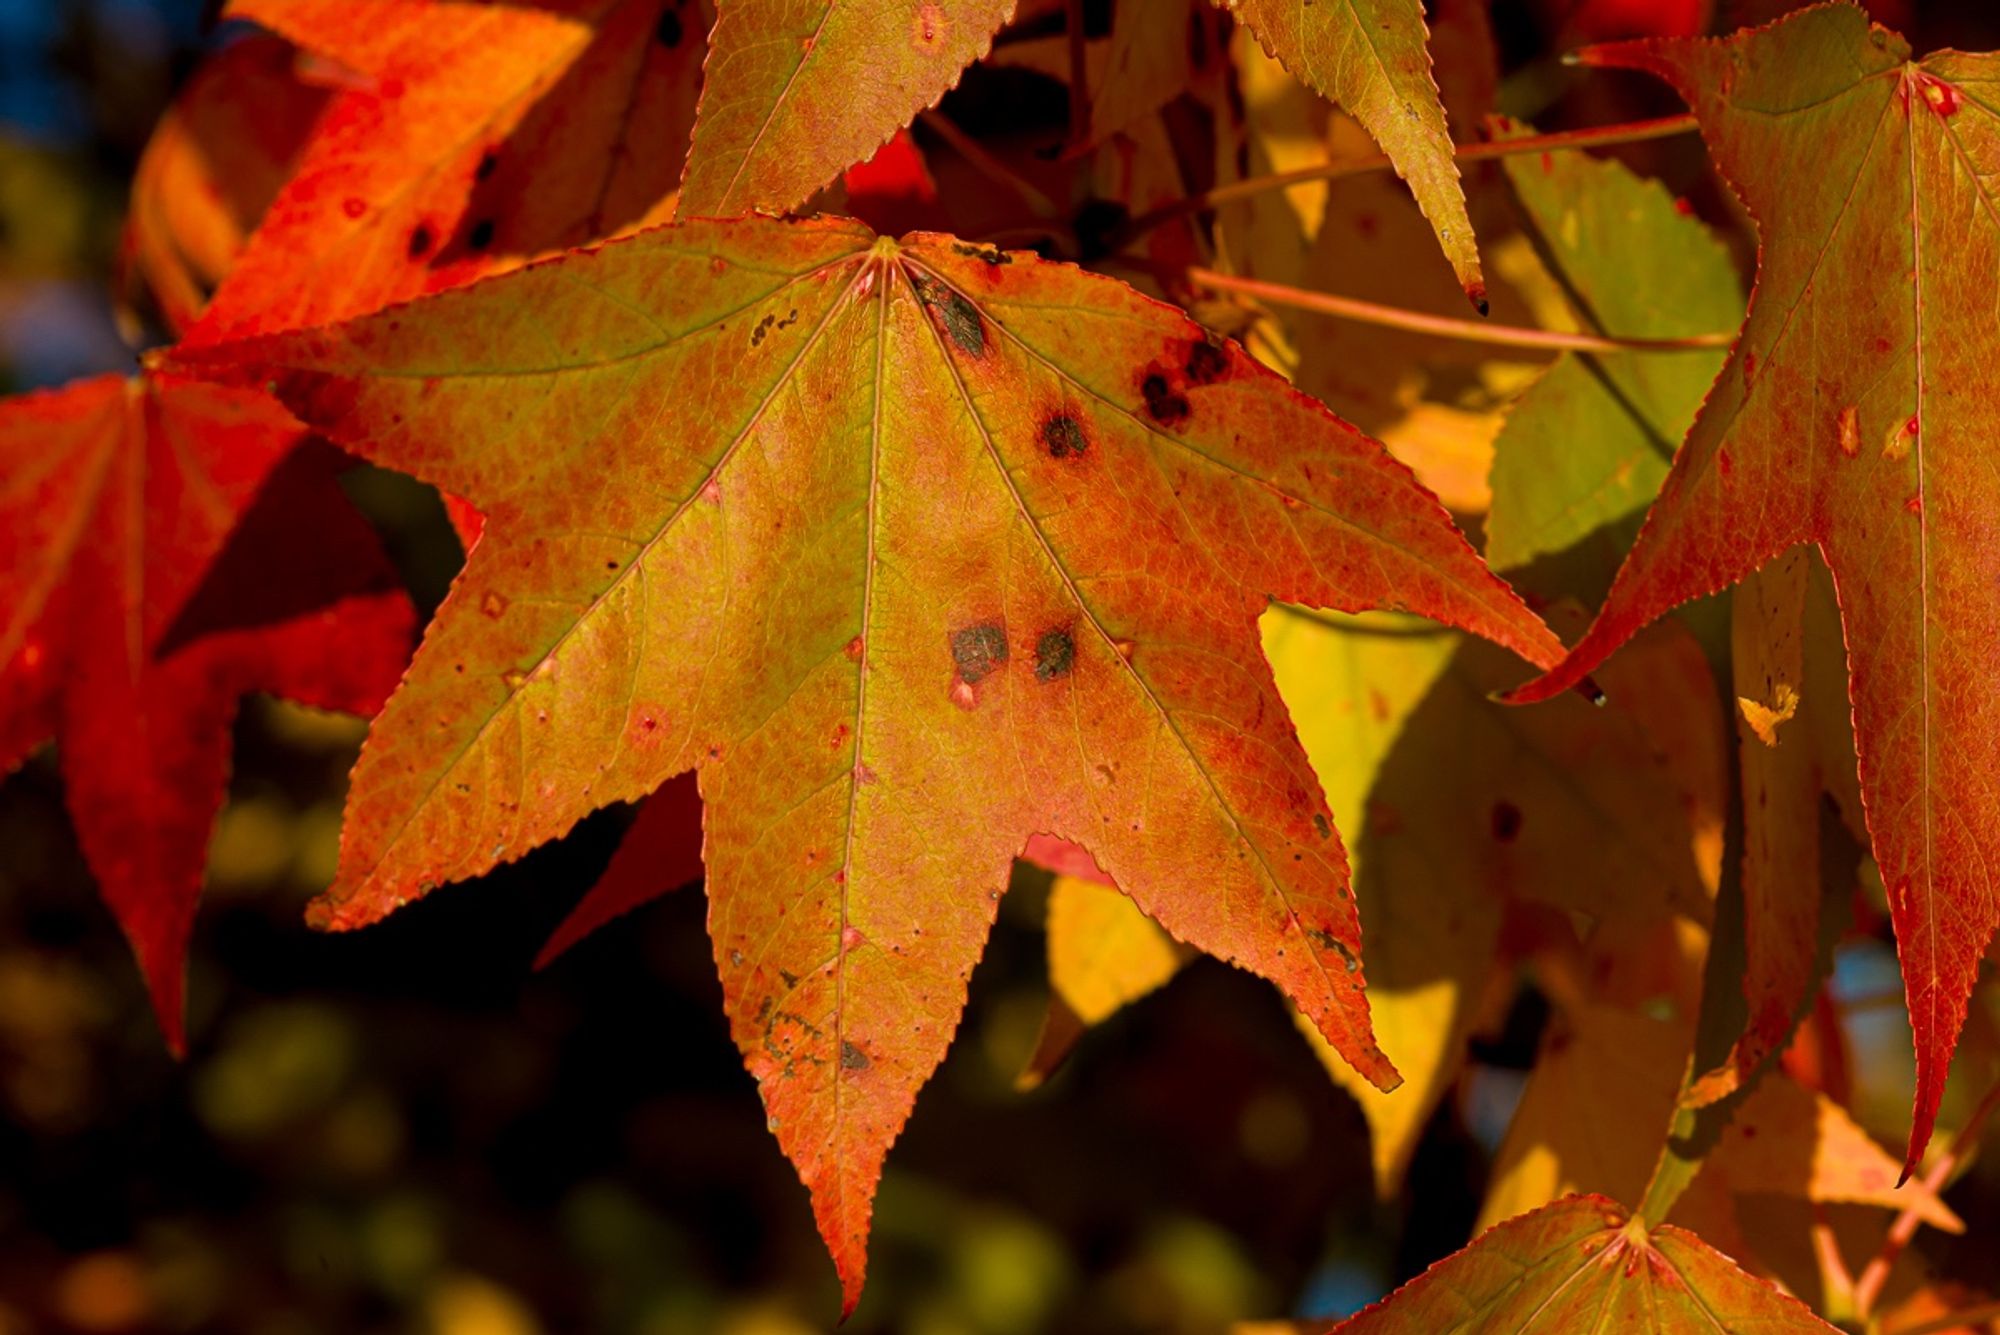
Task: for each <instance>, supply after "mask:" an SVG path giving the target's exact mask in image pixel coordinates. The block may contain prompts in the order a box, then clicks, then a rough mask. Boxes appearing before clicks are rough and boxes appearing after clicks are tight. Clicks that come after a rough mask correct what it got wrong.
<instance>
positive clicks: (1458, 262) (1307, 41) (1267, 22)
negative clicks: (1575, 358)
mask: <svg viewBox="0 0 2000 1335" xmlns="http://www.w3.org/2000/svg"><path fill="white" fill-rule="evenodd" d="M1227 8H1228V9H1229V11H1230V12H1231V13H1232V14H1234V15H1236V17H1237V18H1239V19H1241V20H1242V21H1243V22H1244V23H1245V24H1247V25H1248V26H1249V28H1250V31H1251V32H1253V33H1255V34H1256V35H1257V40H1258V41H1259V42H1261V43H1262V44H1263V46H1264V49H1265V50H1266V51H1269V52H1270V53H1271V55H1272V56H1274V57H1275V58H1276V59H1277V60H1278V61H1279V63H1281V64H1283V65H1284V67H1285V68H1286V69H1288V70H1290V71H1291V72H1292V73H1293V74H1295V75H1297V76H1298V77H1299V78H1300V79H1302V80H1304V81H1305V82H1306V83H1307V84H1309V85H1311V86H1312V87H1313V88H1314V89H1315V90H1317V91H1318V92H1320V93H1321V94H1323V95H1325V96H1326V97H1330V98H1332V99H1333V100H1334V101H1335V102H1337V103H1339V104H1340V108H1341V110H1343V111H1345V112H1346V113H1347V114H1348V115H1350V116H1352V117H1354V119H1356V120H1358V121H1360V122H1361V124H1362V125H1364V126H1365V127H1367V130H1368V133H1369V134H1371V135H1373V136H1374V138H1375V142H1376V143H1378V144H1380V145H1381V146H1382V151H1383V152H1384V153H1387V154H1388V155H1389V160H1390V161H1391V162H1392V163H1394V164H1395V168H1396V174H1397V175H1399V176H1401V177H1402V178H1403V179H1404V180H1405V181H1406V182H1408V183H1409V187H1410V193H1411V194H1412V195H1414V196H1416V200H1417V206H1418V207H1419V208H1421V209H1422V210H1423V212H1424V217H1426V218H1428V219H1429V220H1430V224H1431V229H1432V230H1433V231H1434V232H1436V233H1437V238H1438V243H1439V244H1440V245H1441V246H1443V247H1444V255H1445V258H1446V259H1447V260H1449V261H1451V270H1452V272H1453V273H1454V274H1455V275H1457V277H1458V284H1459V286H1460V287H1461V288H1463V289H1464V290H1465V294H1466V296H1468V297H1470V298H1471V299H1472V301H1473V303H1474V304H1475V305H1477V306H1479V307H1481V308H1482V309H1483V308H1484V307H1485V304H1486V280H1485V278H1484V277H1483V276H1482V275H1481V273H1480V270H1479V248H1478V245H1477V243H1476V242H1475V241H1474V239H1473V235H1472V222H1471V220H1470V219H1469V218H1468V217H1467V216H1466V212H1465V192H1464V190H1463V189H1462V188H1460V186H1459V181H1458V163H1457V162H1456V161H1455V160H1454V159H1453V157H1452V150H1451V135H1450V134H1449V133H1448V132H1447V131H1446V129H1445V119H1444V107H1443V105H1442V104H1441V103H1440V102H1439V101H1438V90H1437V83H1436V82H1435V81H1434V80H1433V79H1432V77H1431V58H1430V53H1429V52H1428V51H1426V50H1425V49H1424V36H1425V33H1424V11H1423V6H1422V5H1421V4H1420V3H1418V0H1349V2H1348V3H1346V4H1320V5H1315V4H1312V3H1309V2H1307V3H1301V2H1300V0H1227Z"/></svg>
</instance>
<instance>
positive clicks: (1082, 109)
mask: <svg viewBox="0 0 2000 1335" xmlns="http://www.w3.org/2000/svg"><path fill="white" fill-rule="evenodd" d="M1063 32H1064V34H1065V35H1066V36H1067V37H1068V38H1069V141H1070V143H1071V144H1073V145H1074V144H1081V143H1083V142H1084V140H1086V139H1088V138H1089V137H1090V68H1089V63H1088V61H1087V60H1086V59H1085V52H1084V49H1083V0H1064V3H1063Z"/></svg>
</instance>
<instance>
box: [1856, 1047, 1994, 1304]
mask: <svg viewBox="0 0 2000 1335" xmlns="http://www.w3.org/2000/svg"><path fill="white" fill-rule="evenodd" d="M1996 1107H2000V1081H1996V1082H1995V1083H1994V1085H1993V1088H1991V1089H1989V1090H1987V1091H1986V1097H1985V1098H1983V1099H1981V1100H1980V1101H1979V1106H1978V1107H1977V1108H1975V1109H1973V1112H1972V1116H1971V1117H1970V1118H1968V1119H1967V1120H1966V1123H1965V1125H1964V1126H1962V1127H1960V1128H1959V1131H1958V1134H1957V1135H1955V1136H1953V1137H1952V1138H1951V1148H1949V1149H1947V1150H1946V1151H1945V1152H1944V1153H1943V1154H1940V1155H1939V1156H1938V1157H1937V1158H1936V1160H1934V1161H1933V1162H1932V1164H1931V1166H1930V1167H1929V1168H1928V1169H1926V1170H1925V1171H1924V1177H1923V1183H1924V1186H1925V1187H1926V1188H1927V1189H1928V1190H1929V1191H1930V1193H1931V1194H1932V1195H1936V1194H1937V1193H1939V1192H1941V1191H1943V1190H1944V1188H1945V1184H1946V1183H1947V1182H1949V1181H1950V1179H1951V1175H1952V1173H1953V1172H1954V1171H1955V1170H1956V1169H1957V1168H1958V1166H1959V1164H1960V1163H1962V1162H1964V1160H1965V1156H1966V1155H1968V1154H1970V1153H1971V1152H1972V1149H1973V1147H1974V1146H1976V1145H1977V1144H1978V1143H1979V1133H1980V1132H1981V1131H1982V1130H1984V1129H1985V1126H1986V1119H1987V1118H1989V1117H1991V1116H1992V1115H1993V1110H1994V1109H1995V1108H1996ZM1918 1208H1919V1207H1918V1204H1917V1203H1916V1202H1912V1203H1911V1204H1909V1205H1906V1206H1904V1207H1903V1211H1902V1213H1901V1214H1899V1215H1897V1216H1896V1221H1895V1222H1894V1223H1893V1224H1891V1225H1889V1234H1888V1236H1887V1237H1885V1238H1883V1239H1882V1247H1881V1250H1879V1251H1877V1252H1876V1253H1875V1256H1874V1258H1873V1259H1871V1260H1870V1261H1869V1262H1868V1264H1867V1266H1866V1267H1865V1268H1864V1269H1863V1270H1862V1272H1861V1278H1860V1279H1857V1280H1855V1281H1854V1315H1855V1317H1856V1319H1858V1320H1862V1321H1865V1320H1867V1319H1868V1317H1869V1316H1870V1315H1871V1314H1872V1313H1873V1312H1874V1310H1875V1303H1876V1301H1877V1300H1878V1299H1880V1298H1881V1296H1882V1286H1883V1285H1885V1284H1887V1283H1888V1282H1889V1272H1890V1271H1891V1270H1893V1269H1895V1267H1896V1261H1897V1260H1898V1259H1899V1258H1900V1257H1901V1256H1902V1254H1903V1249H1904V1248H1906V1247H1908V1246H1909V1245H1910V1239H1912V1238H1914V1237H1916V1235H1917V1229H1918V1228H1920V1227H1921V1226H1922V1225H1923V1218H1922V1216H1921V1215H1919V1214H1918Z"/></svg>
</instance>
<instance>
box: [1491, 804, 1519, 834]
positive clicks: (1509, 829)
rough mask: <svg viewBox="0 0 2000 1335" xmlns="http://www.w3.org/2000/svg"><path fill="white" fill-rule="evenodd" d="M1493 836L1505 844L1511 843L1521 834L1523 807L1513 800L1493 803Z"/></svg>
mask: <svg viewBox="0 0 2000 1335" xmlns="http://www.w3.org/2000/svg"><path fill="white" fill-rule="evenodd" d="M1492 821H1493V837H1494V838H1495V839H1497V840H1499V841H1500V842H1501V843H1503V844H1511V843H1513V842H1514V840H1515V839H1517V838H1519V837H1520V834H1521V808H1519V807H1517V806H1515V805H1514V804H1513V803H1512V802H1495V803H1494V804H1493V815H1492Z"/></svg>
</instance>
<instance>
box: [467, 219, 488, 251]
mask: <svg viewBox="0 0 2000 1335" xmlns="http://www.w3.org/2000/svg"><path fill="white" fill-rule="evenodd" d="M465 244H466V246H467V247H468V248H469V249H472V250H484V249H486V248H487V247H488V246H490V245H492V244H493V220H492V219H491V218H481V219H480V220H479V221H478V222H476V223H474V224H472V230H471V231H470V232H468V233H466V236H465Z"/></svg>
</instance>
